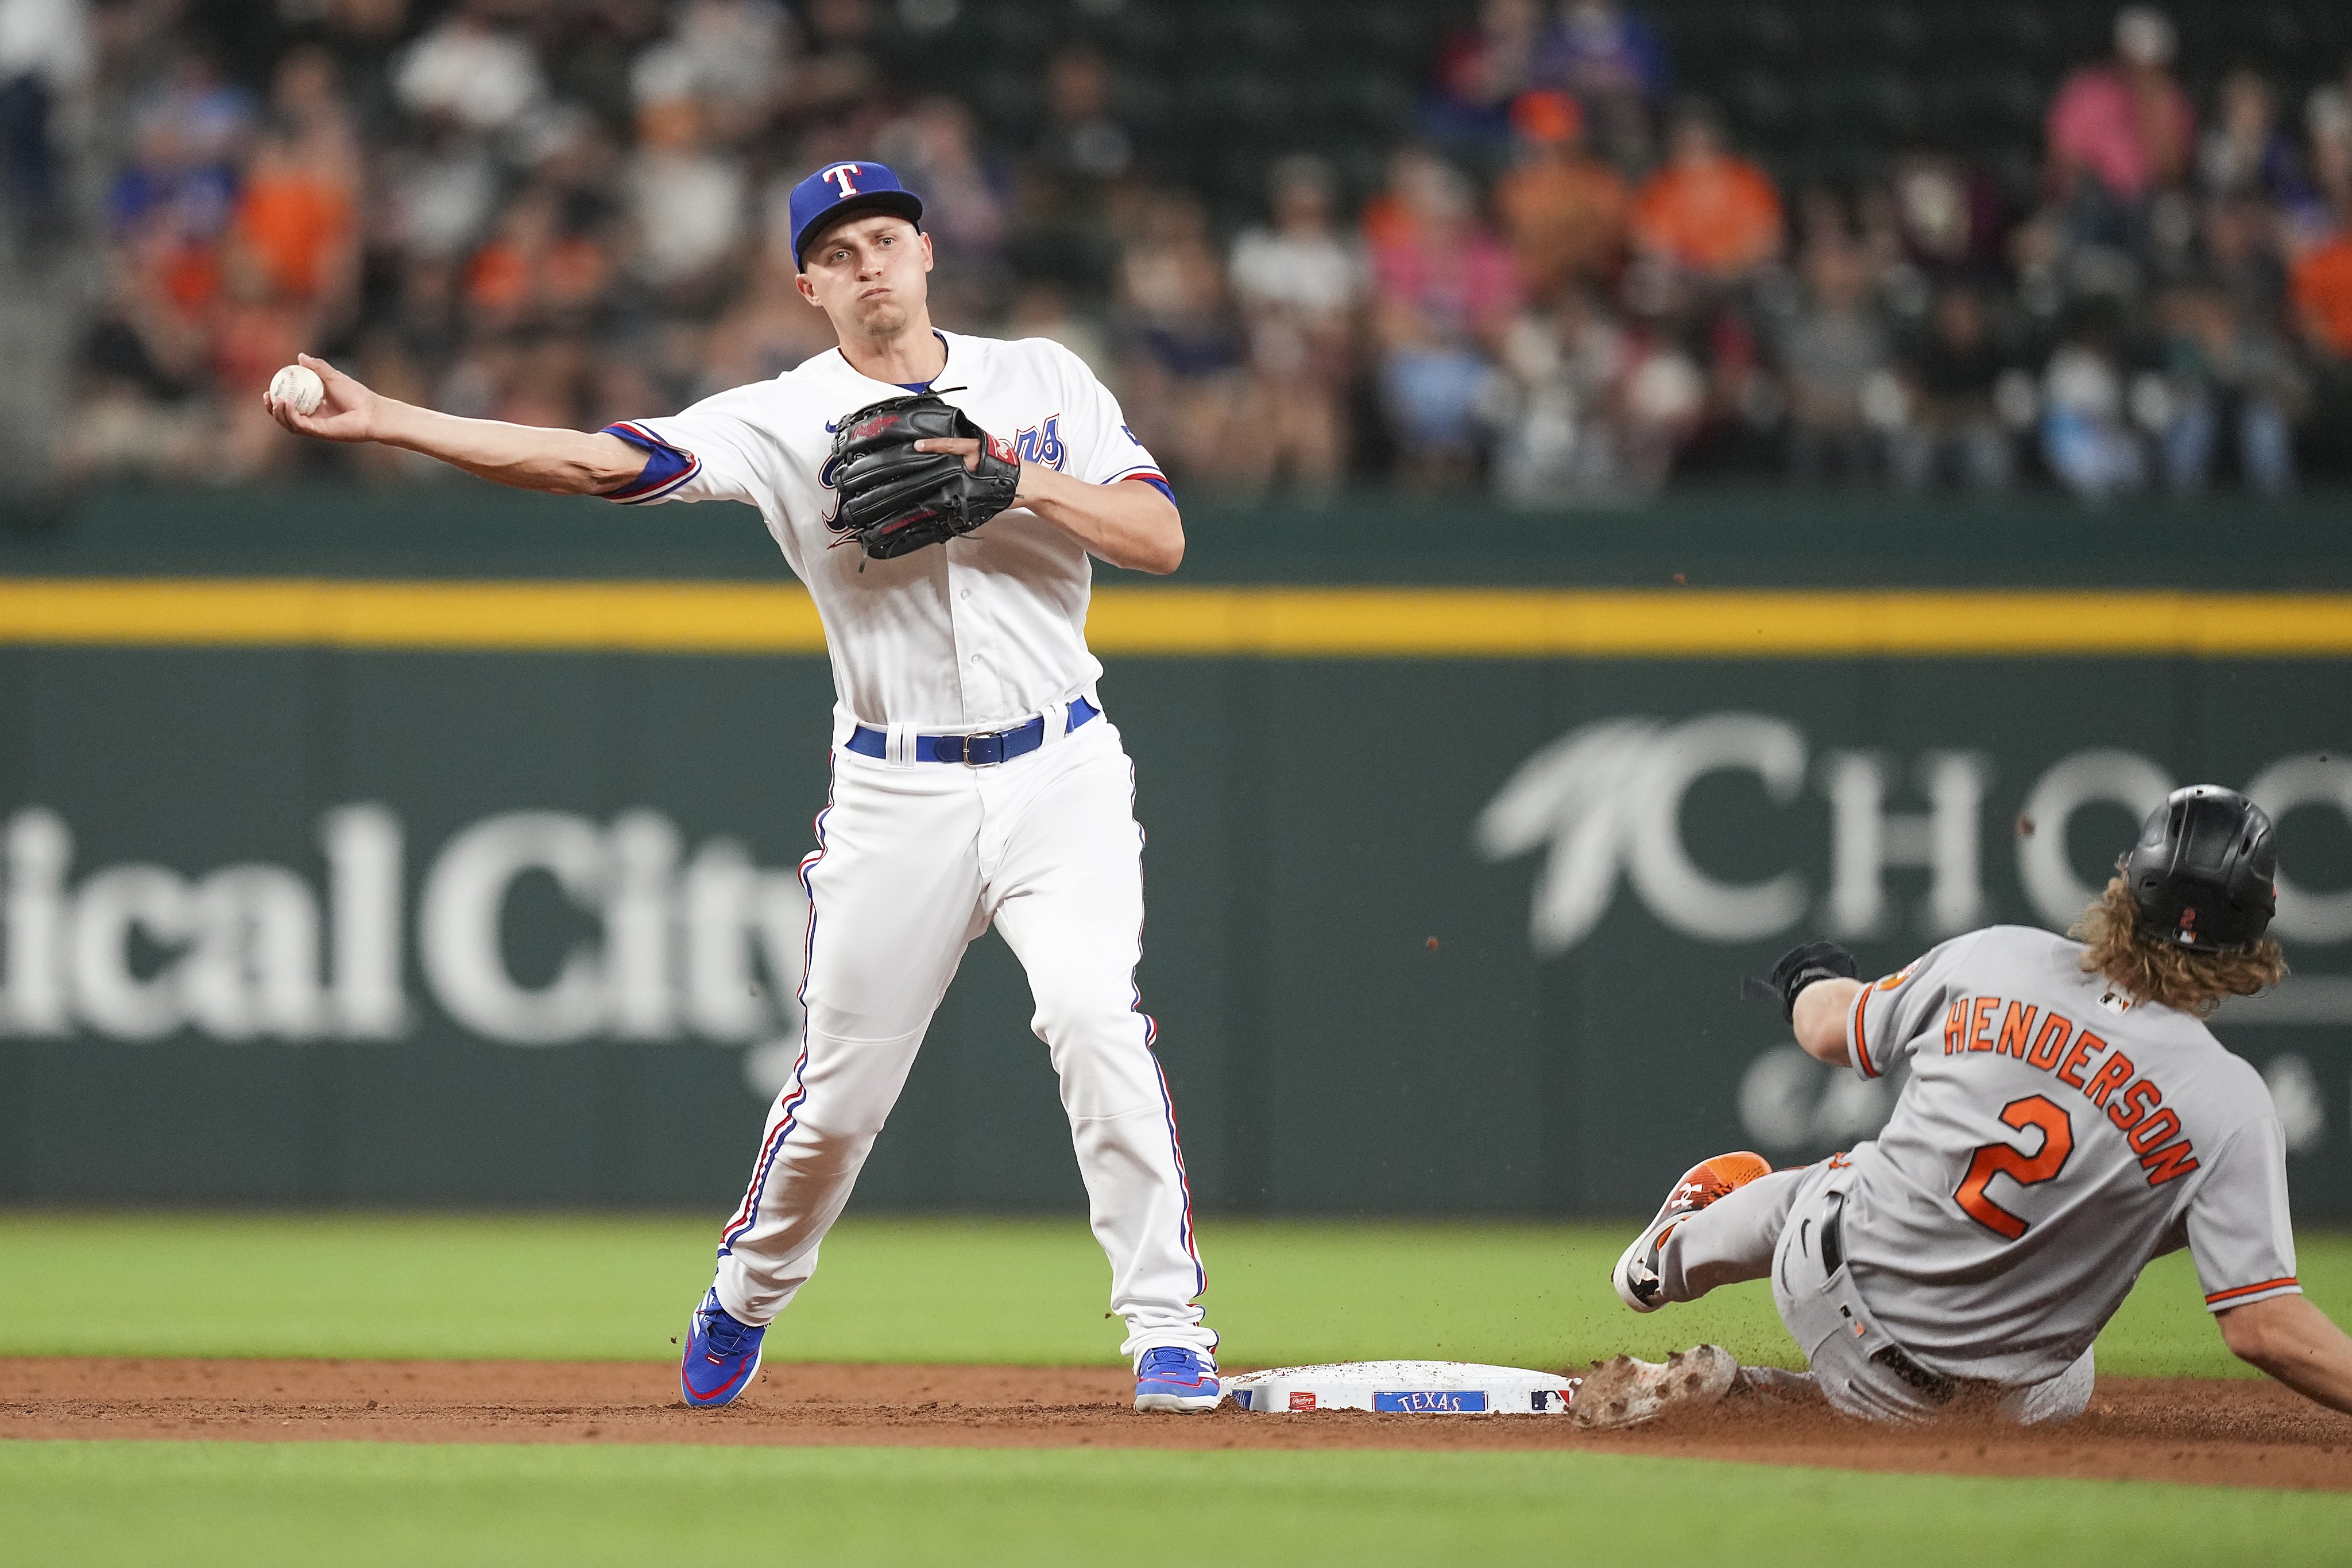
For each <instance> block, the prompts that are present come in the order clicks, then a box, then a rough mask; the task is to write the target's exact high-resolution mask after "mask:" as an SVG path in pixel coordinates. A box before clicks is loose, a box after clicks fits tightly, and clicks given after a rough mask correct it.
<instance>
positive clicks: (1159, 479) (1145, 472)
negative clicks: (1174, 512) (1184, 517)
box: [1103, 463, 1176, 501]
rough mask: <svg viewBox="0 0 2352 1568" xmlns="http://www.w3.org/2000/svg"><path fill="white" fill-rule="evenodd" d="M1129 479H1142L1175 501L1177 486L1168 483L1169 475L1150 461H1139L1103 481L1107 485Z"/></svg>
mask: <svg viewBox="0 0 2352 1568" xmlns="http://www.w3.org/2000/svg"><path fill="white" fill-rule="evenodd" d="M1128 479H1140V480H1142V481H1143V482H1144V483H1145V484H1147V485H1149V486H1151V487H1152V488H1153V489H1155V490H1157V491H1159V492H1160V494H1161V495H1163V496H1165V497H1168V498H1169V499H1170V500H1171V501H1173V500H1174V499H1175V498H1176V491H1175V488H1174V487H1173V486H1171V485H1170V484H1169V483H1168V476H1167V475H1165V474H1162V473H1161V472H1160V470H1159V469H1158V468H1157V467H1155V466H1153V465H1151V464H1149V463H1139V464H1137V465H1135V466H1134V467H1132V468H1129V470H1128V471H1127V472H1126V473H1124V474H1114V475H1112V476H1110V477H1109V478H1108V479H1106V480H1104V481H1103V483H1104V484H1106V485H1117V484H1118V483H1120V482H1122V481H1123V480H1128Z"/></svg>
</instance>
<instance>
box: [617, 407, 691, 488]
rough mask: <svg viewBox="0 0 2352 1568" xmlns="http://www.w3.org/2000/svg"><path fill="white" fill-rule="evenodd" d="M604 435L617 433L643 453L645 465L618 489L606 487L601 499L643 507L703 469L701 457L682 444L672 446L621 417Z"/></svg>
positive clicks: (684, 483)
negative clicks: (607, 488)
mask: <svg viewBox="0 0 2352 1568" xmlns="http://www.w3.org/2000/svg"><path fill="white" fill-rule="evenodd" d="M604 434H606V435H617V436H619V437H620V438H621V439H622V440H624V441H625V442H627V443H628V444H630V445H632V446H634V447H636V448H638V449H639V450H640V451H642V452H644V453H645V454H646V465H645V468H644V469H643V471H641V472H640V473H639V474H638V475H637V476H636V477H635V479H632V480H630V481H629V483H627V484H625V485H624V486H621V487H620V488H619V489H617V490H608V491H606V492H605V493H604V499H606V500H608V501H618V502H619V503H620V504H621V505H622V506H625V507H643V506H646V505H648V504H650V503H652V502H655V501H660V500H665V499H667V497H670V496H672V495H674V494H676V493H677V491H678V490H680V489H682V488H684V487H685V486H687V485H688V484H689V483H691V482H692V481H693V479H694V476H696V475H697V474H699V473H701V472H702V459H701V458H699V457H697V456H696V455H694V454H693V453H691V452H688V451H687V450H686V449H685V448H684V447H682V446H674V445H672V444H670V443H668V442H667V441H664V440H663V439H662V438H661V437H660V436H658V435H656V434H654V433H653V432H652V431H650V430H647V429H646V427H645V426H644V425H642V424H636V423H631V422H630V421H627V420H623V421H621V422H620V423H616V424H608V425H606V426H605V427H604Z"/></svg>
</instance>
